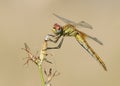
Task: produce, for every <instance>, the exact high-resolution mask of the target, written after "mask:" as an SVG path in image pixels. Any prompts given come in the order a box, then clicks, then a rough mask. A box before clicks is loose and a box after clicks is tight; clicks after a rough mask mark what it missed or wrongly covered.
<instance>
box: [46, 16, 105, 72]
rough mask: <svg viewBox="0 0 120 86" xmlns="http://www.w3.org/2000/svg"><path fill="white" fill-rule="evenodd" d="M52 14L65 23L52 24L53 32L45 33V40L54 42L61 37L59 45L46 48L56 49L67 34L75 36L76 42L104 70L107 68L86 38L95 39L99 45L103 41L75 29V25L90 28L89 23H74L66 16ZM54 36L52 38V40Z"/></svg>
mask: <svg viewBox="0 0 120 86" xmlns="http://www.w3.org/2000/svg"><path fill="white" fill-rule="evenodd" d="M53 15H54V16H56V17H57V18H59V19H60V20H62V21H63V22H65V23H67V24H66V25H64V26H61V25H59V24H57V23H56V24H54V27H53V29H52V32H53V33H54V35H52V34H48V35H47V40H49V41H51V42H54V43H56V42H57V41H58V40H59V39H60V38H61V37H62V40H61V42H60V43H59V45H58V46H57V47H48V48H47V49H58V48H60V47H61V45H62V43H63V40H64V37H66V36H69V37H75V39H76V40H77V41H78V43H79V44H80V45H81V46H82V47H83V48H84V49H85V50H86V51H87V52H88V53H89V54H90V55H91V56H92V57H95V58H96V59H97V60H98V61H99V63H100V64H101V65H102V67H103V68H104V70H105V71H107V68H106V66H105V63H104V62H103V60H102V59H101V57H99V56H98V55H97V53H96V52H95V51H94V50H93V49H92V48H91V46H90V45H89V44H88V42H87V40H86V38H90V39H92V40H94V41H96V42H97V43H99V44H100V45H103V43H102V42H101V41H99V40H98V39H97V38H96V37H92V36H90V35H87V34H86V33H84V32H82V31H79V30H78V29H76V27H83V28H89V29H92V26H91V25H89V24H88V23H86V22H85V21H81V22H79V23H75V22H73V21H71V20H68V19H66V18H63V17H60V16H58V15H57V14H53ZM48 36H51V37H52V38H49V37H48ZM53 38H54V40H53Z"/></svg>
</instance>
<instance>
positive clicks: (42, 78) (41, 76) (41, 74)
mask: <svg viewBox="0 0 120 86" xmlns="http://www.w3.org/2000/svg"><path fill="white" fill-rule="evenodd" d="M38 68H39V73H40V79H41V86H45V80H44V75H43V71H42V65H39V66H38Z"/></svg>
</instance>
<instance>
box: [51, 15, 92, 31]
mask: <svg viewBox="0 0 120 86" xmlns="http://www.w3.org/2000/svg"><path fill="white" fill-rule="evenodd" d="M53 15H54V16H56V17H57V18H59V19H60V20H62V21H63V22H65V23H67V24H71V25H73V26H76V27H77V26H78V27H84V28H89V29H93V28H92V26H91V25H90V24H88V23H87V22H85V21H81V22H79V23H75V22H74V21H71V20H68V19H66V18H64V17H60V16H59V15H57V14H55V13H53Z"/></svg>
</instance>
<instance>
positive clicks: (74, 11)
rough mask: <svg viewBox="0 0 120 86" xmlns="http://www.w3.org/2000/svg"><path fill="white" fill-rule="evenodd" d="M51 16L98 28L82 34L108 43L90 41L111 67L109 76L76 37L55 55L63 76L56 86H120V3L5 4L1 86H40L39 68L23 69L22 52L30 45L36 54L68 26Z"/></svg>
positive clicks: (32, 0) (27, 0)
mask: <svg viewBox="0 0 120 86" xmlns="http://www.w3.org/2000/svg"><path fill="white" fill-rule="evenodd" d="M52 13H56V14H59V15H60V16H63V17H66V18H68V19H71V20H73V21H76V22H79V21H81V20H85V21H87V22H88V23H90V24H91V25H93V27H94V29H93V30H89V29H79V30H82V31H84V32H86V33H88V34H90V35H92V36H96V37H97V38H99V39H100V40H101V41H102V42H103V43H104V45H103V46H101V45H99V44H97V43H95V42H94V41H92V40H89V39H88V41H89V43H90V44H91V46H92V47H93V48H94V49H95V51H96V52H97V53H98V54H99V55H100V56H101V57H102V58H103V59H104V61H105V63H106V65H107V67H108V72H105V71H104V70H103V68H102V67H101V66H100V64H99V63H98V62H97V61H95V59H93V58H92V57H91V56H90V55H89V54H88V53H86V52H85V50H84V49H83V48H82V47H81V46H80V45H79V44H78V43H77V42H76V40H75V39H74V38H66V39H65V41H64V44H63V46H62V48H61V49H60V50H56V51H55V50H53V51H51V52H52V53H54V56H53V58H54V62H55V63H56V65H55V67H56V68H57V70H58V71H59V72H60V73H61V75H60V76H58V77H56V78H54V79H53V81H52V83H53V86H120V45H119V44H120V1H119V0H0V86H40V79H39V74H38V70H37V67H36V66H35V65H34V64H32V63H30V64H29V66H24V65H23V64H24V62H25V60H23V58H25V57H26V53H25V52H24V51H22V50H21V48H22V47H24V45H23V43H24V42H27V43H28V44H29V46H30V47H31V49H32V50H33V52H35V51H36V50H39V49H41V45H42V42H43V38H44V37H45V35H46V34H47V33H51V29H52V26H53V24H54V23H56V22H57V23H60V24H62V25H64V23H63V22H61V21H60V20H59V19H57V18H55V17H54V16H53V15H52ZM51 46H52V45H51Z"/></svg>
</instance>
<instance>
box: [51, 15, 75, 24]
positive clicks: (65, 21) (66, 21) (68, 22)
mask: <svg viewBox="0 0 120 86" xmlns="http://www.w3.org/2000/svg"><path fill="white" fill-rule="evenodd" d="M53 15H54V16H56V17H57V18H59V19H60V20H62V21H63V22H64V23H67V24H72V25H76V23H75V22H73V21H71V20H68V19H66V18H63V17H60V16H59V15H57V14H55V13H53Z"/></svg>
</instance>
